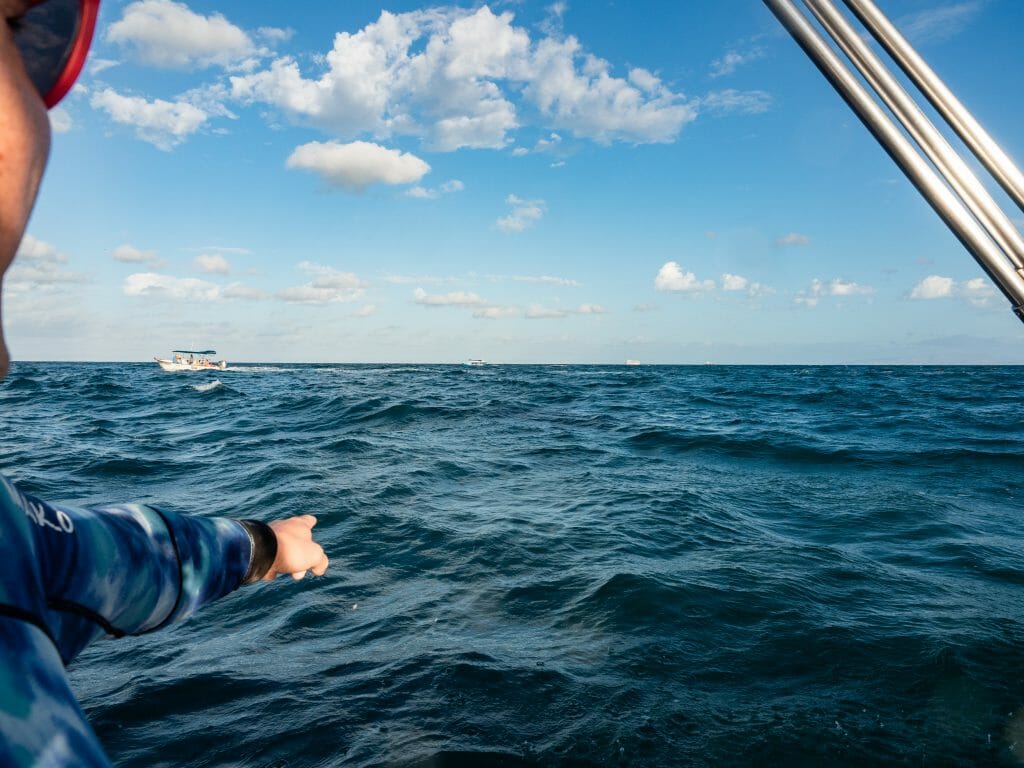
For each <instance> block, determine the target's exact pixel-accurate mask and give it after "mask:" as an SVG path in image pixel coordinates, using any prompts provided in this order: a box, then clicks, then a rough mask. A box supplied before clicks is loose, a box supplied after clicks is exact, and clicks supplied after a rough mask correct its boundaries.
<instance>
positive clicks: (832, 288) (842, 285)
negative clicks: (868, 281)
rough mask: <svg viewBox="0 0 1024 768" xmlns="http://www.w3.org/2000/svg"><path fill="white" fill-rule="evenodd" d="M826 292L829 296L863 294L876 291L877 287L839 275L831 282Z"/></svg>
mask: <svg viewBox="0 0 1024 768" xmlns="http://www.w3.org/2000/svg"><path fill="white" fill-rule="evenodd" d="M826 292H827V294H828V295H829V296H863V295H866V294H869V293H874V292H875V289H874V288H872V287H870V286H867V285H860V284H858V283H853V282H850V281H849V280H842V279H840V278H838V277H837V278H835V279H833V280H831V281H830V282H829V284H828V286H827V288H826Z"/></svg>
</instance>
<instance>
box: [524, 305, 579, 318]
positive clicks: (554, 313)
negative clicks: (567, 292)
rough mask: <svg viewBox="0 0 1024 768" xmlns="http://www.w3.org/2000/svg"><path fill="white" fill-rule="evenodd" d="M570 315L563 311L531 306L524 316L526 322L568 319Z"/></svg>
mask: <svg viewBox="0 0 1024 768" xmlns="http://www.w3.org/2000/svg"><path fill="white" fill-rule="evenodd" d="M570 314H572V313H571V312H569V311H568V310H565V309H554V308H549V307H544V306H542V305H540V304H531V305H530V307H529V308H528V309H527V310H526V315H525V316H526V318H527V319H528V320H557V319H561V318H563V317H568V316H569V315H570Z"/></svg>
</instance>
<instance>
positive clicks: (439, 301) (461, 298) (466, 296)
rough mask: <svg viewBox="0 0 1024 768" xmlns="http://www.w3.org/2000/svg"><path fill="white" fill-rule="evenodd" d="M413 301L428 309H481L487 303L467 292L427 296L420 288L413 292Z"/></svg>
mask: <svg viewBox="0 0 1024 768" xmlns="http://www.w3.org/2000/svg"><path fill="white" fill-rule="evenodd" d="M412 295H413V301H415V302H416V303H417V304H423V305H425V306H428V307H482V306H488V302H487V301H485V300H484V299H482V298H480V296H479V295H477V294H475V293H472V292H469V291H453V292H451V293H445V294H429V293H427V292H426V291H424V290H423V289H422V288H417V289H416V290H415V291H413V294H412Z"/></svg>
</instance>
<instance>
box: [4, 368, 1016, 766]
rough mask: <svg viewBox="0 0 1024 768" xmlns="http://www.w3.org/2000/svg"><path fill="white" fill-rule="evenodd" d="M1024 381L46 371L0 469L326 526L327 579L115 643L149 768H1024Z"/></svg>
mask: <svg viewBox="0 0 1024 768" xmlns="http://www.w3.org/2000/svg"><path fill="white" fill-rule="evenodd" d="M1018 377H1019V371H1018V370H1015V369H998V368H963V369H958V368H922V369H917V368H897V369H885V368H806V369H802V368H724V367H713V368H712V367H707V368H705V367H699V368H652V367H640V368H631V369H626V368H601V367H557V368H555V367H550V368H548V367H518V366H509V367H504V366H503V367H488V368H483V369H477V370H473V369H469V370H466V369H461V368H458V367H454V366H448V367H446V366H242V370H235V369H233V368H229V369H228V370H227V371H218V372H217V378H216V379H210V378H209V377H207V376H203V375H202V374H199V375H197V376H189V375H184V374H179V375H168V374H163V373H161V372H160V371H159V370H157V369H156V368H155V366H153V367H150V366H127V367H126V366H105V365H65V364H25V363H22V364H17V365H15V367H14V368H13V370H12V373H11V376H10V377H9V378H8V380H7V381H6V382H5V383H4V384H2V385H0V426H2V427H3V429H2V430H0V452H2V455H3V457H4V464H3V470H4V471H5V472H7V473H9V474H11V475H12V476H13V477H14V478H15V479H17V480H18V481H19V482H21V483H22V484H23V485H24V486H25V487H26V488H27V489H28V490H31V491H33V492H36V493H40V494H42V495H45V496H48V497H50V498H53V499H55V500H62V501H68V502H75V503H98V502H102V501H113V500H127V499H137V500H144V501H150V502H154V503H160V504H164V505H168V506H172V507H175V508H177V509H180V510H183V511H187V512H196V513H200V514H228V515H233V516H239V517H258V518H262V519H271V518H274V517H279V516H284V515H290V514H296V513H300V512H312V513H313V514H316V515H317V516H318V518H319V525H318V528H317V530H318V531H319V534H320V536H321V538H322V539H323V541H324V543H325V545H326V547H327V549H328V551H329V554H330V556H331V558H332V563H333V565H332V568H331V571H329V576H328V577H326V578H323V579H319V580H315V581H314V580H307V581H304V582H301V583H298V584H292V583H290V582H289V583H285V580H281V582H280V583H275V584H271V585H262V586H257V587H252V588H247V589H245V590H242V591H241V592H240V593H238V594H237V595H235V596H232V597H231V598H228V599H226V600H224V601H221V602H220V603H219V604H217V605H214V606H211V607H210V608H209V609H208V610H207V611H206V612H205V613H204V614H203V615H201V616H200V617H197V619H195V620H193V621H192V622H190V623H187V624H185V625H182V626H180V627H176V628H174V629H173V630H171V631H169V632H164V633H162V634H157V635H152V636H147V637H144V638H138V639H130V640H124V641H117V642H103V643H100V644H98V645H96V646H95V647H94V648H93V649H91V650H90V651H88V652H87V653H86V654H85V655H83V657H82V658H81V659H80V660H79V661H78V662H77V663H76V666H75V667H74V669H73V673H72V674H73V680H74V683H75V685H76V688H77V690H78V691H79V692H80V693H81V695H82V700H83V704H84V706H85V708H86V710H87V712H88V713H89V715H90V717H91V719H92V721H93V722H94V724H95V726H96V729H97V731H98V733H99V735H100V737H101V739H102V740H103V741H104V743H105V744H107V745H108V747H109V749H110V752H111V755H112V757H113V758H114V760H115V762H116V763H117V764H119V765H126V766H159V765H197V766H285V765H287V766H330V765H353V766H370V765H382V764H383V765H401V766H419V765H422V766H477V765H557V766H562V765H565V766H583V765H616V766H619V765H636V766H640V765H670V764H686V765H766V764H767V765H771V764H780V765H781V764H785V765H802V764H803V765H822V764H828V765H865V764H878V763H896V764H908V765H919V764H924V765H930V764H956V765H960V764H962V765H975V764H994V765H1006V766H1012V765H1019V764H1020V762H1019V761H1018V759H1017V756H1018V755H1020V754H1024V714H1022V713H1024V677H1022V674H1024V673H1022V672H1021V670H1022V669H1024V591H1022V590H1024V554H1022V551H1024V548H1022V546H1021V541H1022V534H1021V533H1020V530H1021V520H1022V519H1024V518H1022V508H1024V480H1022V473H1021V472H1020V470H1021V469H1022V468H1024V458H1022V453H1024V431H1022V428H1024V409H1022V407H1021V406H1022V402H1021V398H1020V397H1019V396H1017V395H1014V394H1013V393H1014V392H1015V391H1016V388H1017V379H1018Z"/></svg>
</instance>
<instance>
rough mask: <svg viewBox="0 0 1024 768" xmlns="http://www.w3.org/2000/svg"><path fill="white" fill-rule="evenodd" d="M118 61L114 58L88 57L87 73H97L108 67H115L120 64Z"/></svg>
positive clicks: (104, 70)
mask: <svg viewBox="0 0 1024 768" xmlns="http://www.w3.org/2000/svg"><path fill="white" fill-rule="evenodd" d="M120 63H121V62H120V61H117V60H115V59H100V58H94V57H92V56H90V57H89V74H90V75H98V74H99V73H100V72H106V71H107V70H108V69H111V68H113V67H116V66H117V65H118V64H120Z"/></svg>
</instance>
